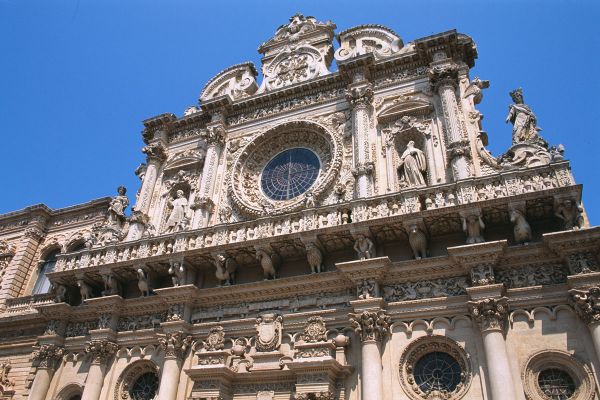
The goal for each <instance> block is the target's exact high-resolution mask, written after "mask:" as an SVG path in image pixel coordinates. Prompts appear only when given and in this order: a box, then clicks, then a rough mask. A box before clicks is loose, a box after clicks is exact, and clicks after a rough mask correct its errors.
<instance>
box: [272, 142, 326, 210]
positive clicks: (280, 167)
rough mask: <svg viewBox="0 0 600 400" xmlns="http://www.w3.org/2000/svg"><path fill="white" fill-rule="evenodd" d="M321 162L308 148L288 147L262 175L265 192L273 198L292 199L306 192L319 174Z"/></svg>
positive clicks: (273, 159) (273, 160)
mask: <svg viewBox="0 0 600 400" xmlns="http://www.w3.org/2000/svg"><path fill="white" fill-rule="evenodd" d="M320 167H321V163H320V162H319V158H318V157H317V155H316V154H315V153H313V152H312V151H310V150H308V149H302V148H296V149H288V150H284V151H283V152H281V153H279V154H278V155H276V156H275V157H274V158H272V159H271V161H269V163H268V164H267V166H266V167H265V169H264V170H263V173H262V176H261V180H260V182H261V187H262V190H263V192H264V193H265V194H266V195H267V196H268V197H269V198H271V199H273V200H290V199H293V198H294V197H297V196H299V195H301V194H302V193H304V192H306V191H307V190H308V189H309V188H310V187H311V186H312V184H313V183H314V182H315V181H316V180H317V177H318V176H319V169H320Z"/></svg>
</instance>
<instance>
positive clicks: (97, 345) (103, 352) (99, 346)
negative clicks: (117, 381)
mask: <svg viewBox="0 0 600 400" xmlns="http://www.w3.org/2000/svg"><path fill="white" fill-rule="evenodd" d="M118 349H119V346H118V345H117V344H116V343H114V342H111V341H109V340H106V339H92V340H91V341H89V342H87V343H86V345H85V348H84V351H85V353H86V354H89V355H90V356H91V357H92V363H95V364H104V363H105V362H106V361H107V360H108V358H109V357H111V356H112V355H113V354H115V353H116V352H117V350H118Z"/></svg>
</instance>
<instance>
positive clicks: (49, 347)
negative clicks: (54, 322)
mask: <svg viewBox="0 0 600 400" xmlns="http://www.w3.org/2000/svg"><path fill="white" fill-rule="evenodd" d="M64 352H65V349H64V348H63V347H60V346H57V345H55V344H42V345H40V346H39V347H37V348H36V349H35V350H34V351H33V353H32V358H33V361H36V362H37V363H38V367H39V368H50V369H53V368H55V367H56V363H57V362H58V361H60V360H61V359H62V357H63V355H64Z"/></svg>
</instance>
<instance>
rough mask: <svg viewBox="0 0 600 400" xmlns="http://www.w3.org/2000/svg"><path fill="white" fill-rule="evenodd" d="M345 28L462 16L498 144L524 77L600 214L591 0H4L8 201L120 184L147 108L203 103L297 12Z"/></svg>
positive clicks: (596, 216)
mask: <svg viewBox="0 0 600 400" xmlns="http://www.w3.org/2000/svg"><path fill="white" fill-rule="evenodd" d="M298 11H299V12H302V13H303V14H305V15H313V16H315V17H317V19H319V20H323V21H324V20H328V19H331V20H332V21H333V22H335V23H336V24H337V26H338V31H341V30H343V29H346V28H349V27H352V26H356V25H359V24H365V23H377V24H382V25H386V26H388V27H390V28H392V29H393V30H395V31H396V32H397V33H398V34H399V35H400V36H401V37H402V38H403V40H404V41H405V42H409V41H412V40H414V39H417V38H420V37H423V36H427V35H430V34H434V33H438V32H442V31H445V30H449V29H453V28H456V29H457V30H458V31H459V32H462V33H466V34H468V35H470V36H471V37H472V38H473V39H474V40H475V42H476V43H477V45H478V51H479V59H478V60H477V61H476V66H475V68H474V70H473V73H472V76H476V75H477V76H480V77H481V78H482V79H488V80H490V81H491V87H490V88H489V89H487V90H486V91H485V95H484V99H483V102H482V103H481V104H480V105H479V108H480V110H481V111H482V113H483V114H484V116H485V119H484V121H483V123H484V129H485V130H486V131H487V132H488V135H489V137H490V149H491V151H492V152H493V153H494V154H496V155H497V154H500V153H502V152H504V151H505V150H506V149H507V148H508V147H509V146H510V140H511V133H510V132H511V128H510V125H506V124H505V123H504V118H505V116H506V113H507V110H508V107H507V106H508V104H509V103H510V97H509V96H508V92H509V91H510V90H512V89H514V88H516V87H519V86H521V87H523V90H524V94H525V101H526V103H528V104H529V105H530V106H531V107H532V108H533V110H534V112H535V113H536V114H537V117H538V121H539V125H540V126H541V127H542V128H543V131H542V136H543V137H544V138H545V139H546V140H548V141H549V142H550V143H563V144H564V145H565V147H566V155H567V158H569V159H570V160H571V162H572V167H573V171H574V174H575V179H576V180H577V182H578V183H582V184H583V185H584V192H583V193H584V205H585V207H586V210H587V212H588V214H589V216H590V219H591V221H592V223H593V224H597V223H598V222H600V209H599V201H598V198H599V196H600V183H599V182H598V180H597V179H596V176H597V170H598V168H600V164H599V163H597V162H596V161H597V160H598V155H599V154H600V153H599V151H600V140H599V139H598V133H597V132H598V128H597V123H596V119H597V118H598V109H599V105H600V100H599V99H598V98H599V94H600V79H599V78H598V74H599V72H600V68H599V67H600V61H599V60H600V55H599V51H600V32H599V31H598V20H599V17H600V5H599V2H598V1H597V0H590V1H583V0H582V1H527V2H524V1H485V2H481V1H453V2H445V1H410V2H405V1H378V0H370V1H364V2H358V1H323V0H321V1H302V2H300V1H282V0H277V1H271V0H270V1H255V2H252V1H219V2H217V1H200V0H192V1H183V0H169V1H167V0H164V1H150V0H144V1H141V0H127V1H122V0H118V1H117V0H115V1H112V0H106V1H100V0H93V1H92V0H54V1H47V0H42V1H29V0H0V37H1V39H0V51H1V54H2V62H1V63H0V72H1V74H0V91H1V93H0V132H1V133H0V134H1V138H2V152H1V156H0V171H2V172H1V177H2V188H3V190H2V196H0V213H4V212H8V211H13V210H17V209H21V208H24V207H25V206H28V205H32V204H37V203H45V204H47V205H48V206H50V207H53V208H57V207H64V206H68V205H73V204H77V203H82V202H86V201H88V200H91V199H94V198H98V197H103V196H109V195H110V196H112V195H114V194H115V192H116V187H117V186H119V185H125V186H127V188H128V189H129V192H128V194H129V195H130V199H132V200H133V199H134V196H135V192H136V190H137V189H138V186H139V181H138V180H137V177H136V176H135V175H134V173H133V171H134V170H135V168H136V167H137V166H138V165H139V163H140V162H142V161H143V156H142V154H141V152H140V148H141V147H142V141H141V136H140V132H141V129H142V124H141V121H142V120H143V119H146V118H148V117H151V116H154V115H157V114H160V113H163V112H173V113H174V114H176V115H178V116H180V115H182V113H183V110H184V109H185V107H187V106H188V105H192V104H195V103H196V101H197V98H198V95H199V93H200V91H201V89H202V88H203V86H204V84H205V82H206V81H207V80H208V79H210V78H211V77H212V76H214V75H215V74H216V73H218V72H219V71H221V70H222V69H224V68H226V67H228V66H230V65H232V64H237V63H240V62H243V61H248V60H249V61H253V62H254V63H255V64H256V65H257V66H259V65H260V58H259V54H258V53H257V51H256V49H257V48H258V46H259V44H260V43H261V42H263V41H265V40H267V39H268V38H270V37H271V36H272V35H273V33H274V32H275V29H276V28H277V27H278V26H279V25H281V24H284V23H286V22H287V20H288V18H289V17H290V16H291V15H293V14H294V13H296V12H298Z"/></svg>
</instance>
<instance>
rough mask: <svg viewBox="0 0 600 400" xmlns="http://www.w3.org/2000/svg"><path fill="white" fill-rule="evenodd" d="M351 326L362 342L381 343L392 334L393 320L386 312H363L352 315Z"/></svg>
mask: <svg viewBox="0 0 600 400" xmlns="http://www.w3.org/2000/svg"><path fill="white" fill-rule="evenodd" d="M348 317H350V324H351V325H352V328H353V329H354V333H356V334H357V335H358V336H359V337H360V339H361V341H363V342H366V341H377V342H381V341H382V340H383V339H384V338H385V337H386V336H387V335H388V333H390V324H391V323H392V319H391V318H390V316H388V315H387V314H386V313H385V311H383V310H379V311H363V312H362V313H350V314H348Z"/></svg>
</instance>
